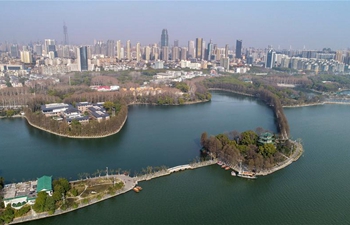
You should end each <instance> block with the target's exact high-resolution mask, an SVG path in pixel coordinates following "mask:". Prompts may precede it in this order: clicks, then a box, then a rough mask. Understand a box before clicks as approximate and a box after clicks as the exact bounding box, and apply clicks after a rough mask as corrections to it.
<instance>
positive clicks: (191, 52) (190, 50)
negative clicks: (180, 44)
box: [187, 41, 196, 58]
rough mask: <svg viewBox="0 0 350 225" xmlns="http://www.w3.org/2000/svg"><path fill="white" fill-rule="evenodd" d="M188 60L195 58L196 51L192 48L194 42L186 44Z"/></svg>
mask: <svg viewBox="0 0 350 225" xmlns="http://www.w3.org/2000/svg"><path fill="white" fill-rule="evenodd" d="M187 56H188V58H194V57H196V49H195V47H194V41H189V42H188V55H187Z"/></svg>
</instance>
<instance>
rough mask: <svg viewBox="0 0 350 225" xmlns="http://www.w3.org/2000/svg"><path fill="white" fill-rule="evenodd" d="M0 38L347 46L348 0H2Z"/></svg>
mask: <svg viewBox="0 0 350 225" xmlns="http://www.w3.org/2000/svg"><path fill="white" fill-rule="evenodd" d="M0 8H1V10H0V11H1V16H0V24H1V26H0V42H4V41H8V42H17V43H28V42H30V41H33V42H36V41H43V40H44V39H55V40H56V42H57V43H62V42H63V38H64V35H63V22H65V23H66V26H67V28H68V36H69V42H70V43H71V44H79V45H80V44H81V45H85V44H86V45H87V44H93V42H94V40H102V41H107V40H109V39H111V40H121V41H122V43H125V42H126V41H127V40H131V43H132V45H135V44H136V42H140V43H141V45H148V44H152V43H159V42H160V36H161V32H162V29H164V28H166V29H167V30H168V33H169V43H170V45H173V43H174V40H176V39H177V40H179V45H180V46H187V43H188V41H189V40H195V39H196V38H197V37H202V38H204V41H205V42H206V43H208V42H209V40H210V39H211V40H212V42H213V43H215V44H218V46H219V47H224V46H225V44H229V46H230V47H233V46H234V45H235V43H236V40H237V39H241V40H242V41H243V47H255V48H266V47H267V46H268V45H272V46H273V48H275V49H279V48H280V49H289V48H292V49H303V48H304V46H305V49H322V48H325V47H327V48H328V47H329V48H331V49H333V50H337V49H347V48H350V38H349V37H350V29H349V23H350V20H349V18H350V15H349V10H350V1H1V0H0Z"/></svg>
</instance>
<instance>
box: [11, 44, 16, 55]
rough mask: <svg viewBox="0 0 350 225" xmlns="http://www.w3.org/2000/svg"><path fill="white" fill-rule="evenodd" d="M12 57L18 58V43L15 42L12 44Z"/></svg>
mask: <svg viewBox="0 0 350 225" xmlns="http://www.w3.org/2000/svg"><path fill="white" fill-rule="evenodd" d="M11 57H12V58H18V45H16V44H13V45H12V46H11Z"/></svg>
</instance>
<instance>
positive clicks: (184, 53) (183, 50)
mask: <svg viewBox="0 0 350 225" xmlns="http://www.w3.org/2000/svg"><path fill="white" fill-rule="evenodd" d="M187 55H188V54H187V48H186V47H182V48H181V54H180V56H181V57H180V58H181V60H187Z"/></svg>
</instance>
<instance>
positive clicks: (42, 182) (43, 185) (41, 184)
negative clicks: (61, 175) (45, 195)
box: [36, 176, 52, 192]
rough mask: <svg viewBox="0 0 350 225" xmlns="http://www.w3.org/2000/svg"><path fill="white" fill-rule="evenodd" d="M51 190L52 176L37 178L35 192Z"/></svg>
mask: <svg viewBox="0 0 350 225" xmlns="http://www.w3.org/2000/svg"><path fill="white" fill-rule="evenodd" d="M40 191H52V176H42V177H40V178H38V184H37V187H36V192H40Z"/></svg>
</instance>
